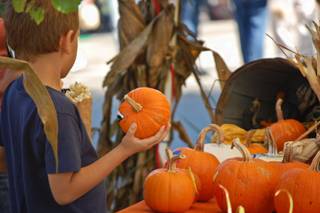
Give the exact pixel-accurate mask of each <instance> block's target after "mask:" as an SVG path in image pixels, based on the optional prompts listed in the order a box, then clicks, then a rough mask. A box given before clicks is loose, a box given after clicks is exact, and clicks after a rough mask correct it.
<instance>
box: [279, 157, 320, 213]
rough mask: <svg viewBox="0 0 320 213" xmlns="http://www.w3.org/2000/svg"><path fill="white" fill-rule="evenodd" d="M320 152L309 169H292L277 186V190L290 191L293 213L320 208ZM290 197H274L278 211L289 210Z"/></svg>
mask: <svg viewBox="0 0 320 213" xmlns="http://www.w3.org/2000/svg"><path fill="white" fill-rule="evenodd" d="M319 164H320V152H318V153H317V155H316V157H315V158H314V159H313V161H312V164H311V166H310V168H309V169H292V170H289V171H288V172H286V173H285V174H284V175H283V176H282V178H281V180H280V182H279V185H278V186H277V190H286V191H288V192H289V193H290V194H291V196H292V199H293V203H294V208H293V213H301V212H308V213H318V212H319V210H320V200H319V187H320V170H319ZM287 200H288V198H286V197H284V196H283V195H278V196H276V197H275V198H274V203H275V208H276V210H277V212H278V213H284V212H288V209H289V207H288V204H287V203H288V201H287Z"/></svg>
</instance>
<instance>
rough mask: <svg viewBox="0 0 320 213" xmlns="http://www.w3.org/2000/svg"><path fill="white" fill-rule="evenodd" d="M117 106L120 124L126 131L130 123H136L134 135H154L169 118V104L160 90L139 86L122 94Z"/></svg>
mask: <svg viewBox="0 0 320 213" xmlns="http://www.w3.org/2000/svg"><path fill="white" fill-rule="evenodd" d="M123 99H124V101H123V102H122V103H121V105H120V107H119V116H120V117H121V120H120V122H119V123H120V126H121V128H122V130H123V131H124V132H127V131H128V129H129V127H130V126H131V124H132V123H136V124H137V131H136V135H135V136H136V137H138V138H141V139H143V138H148V137H151V136H153V135H155V134H156V133H157V132H158V131H159V129H160V128H161V126H165V125H167V124H168V122H169V120H170V114H171V113H170V104H169V102H168V100H167V98H166V96H165V95H164V94H162V93H161V92H160V91H158V90H155V89H152V88H147V87H141V88H137V89H134V90H132V91H131V92H129V93H128V94H127V95H125V96H124V98H123Z"/></svg>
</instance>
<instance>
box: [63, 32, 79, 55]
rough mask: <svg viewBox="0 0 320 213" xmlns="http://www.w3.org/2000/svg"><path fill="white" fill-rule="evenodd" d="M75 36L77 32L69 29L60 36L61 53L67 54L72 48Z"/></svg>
mask: <svg viewBox="0 0 320 213" xmlns="http://www.w3.org/2000/svg"><path fill="white" fill-rule="evenodd" d="M76 39H78V38H77V32H76V31H74V30H69V31H68V32H67V33H66V34H64V35H63V36H61V38H60V42H59V47H60V51H61V52H62V53H66V54H69V53H71V52H72V50H73V44H74V42H75V40H76Z"/></svg>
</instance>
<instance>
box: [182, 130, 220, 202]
mask: <svg viewBox="0 0 320 213" xmlns="http://www.w3.org/2000/svg"><path fill="white" fill-rule="evenodd" d="M215 130H216V129H215V128H214V127H213V125H209V126H208V127H206V128H204V129H203V130H202V131H201V132H200V134H199V137H198V140H197V143H196V145H195V147H194V149H191V148H186V147H184V148H178V149H177V150H179V151H180V152H181V154H182V155H184V156H186V157H185V158H184V159H180V160H179V161H178V162H177V167H178V168H182V169H187V168H189V167H190V168H191V170H192V171H193V172H194V173H195V174H196V175H197V176H198V177H199V180H200V183H201V189H200V190H199V196H198V199H197V200H198V201H208V200H210V199H211V198H212V197H213V183H212V177H213V175H214V171H215V169H216V167H217V166H218V165H219V160H218V159H217V158H216V157H215V156H214V155H212V154H210V153H207V152H204V140H205V137H206V135H207V133H208V132H209V131H215Z"/></svg>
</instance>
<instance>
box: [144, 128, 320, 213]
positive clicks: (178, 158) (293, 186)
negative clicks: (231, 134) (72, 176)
mask: <svg viewBox="0 0 320 213" xmlns="http://www.w3.org/2000/svg"><path fill="white" fill-rule="evenodd" d="M211 128H212V127H210V126H209V127H207V128H205V129H204V130H202V132H201V133H200V136H199V138H198V141H197V143H196V145H195V147H194V149H190V148H179V149H177V150H176V151H175V152H174V154H175V157H172V155H171V156H170V155H168V158H169V161H168V163H167V165H166V166H165V168H162V169H158V170H155V171H153V172H152V173H150V174H149V175H148V177H147V178H146V180H145V184H144V199H145V202H146V204H147V205H148V206H149V207H150V208H151V209H152V210H154V211H156V212H185V211H187V210H188V209H190V208H191V206H192V204H193V203H194V202H207V201H209V200H211V199H213V198H215V199H216V201H217V203H218V205H219V207H220V208H221V210H223V212H227V210H228V206H227V203H228V201H227V198H226V196H225V192H224V190H222V188H221V187H223V188H225V189H226V190H227V191H228V197H229V198H230V203H231V207H232V208H233V209H236V208H237V207H239V206H242V207H244V209H245V211H246V212H248V213H271V212H273V211H275V210H276V211H277V212H278V213H287V212H289V208H290V202H289V200H290V199H293V202H294V211H293V212H294V213H301V212H310V213H313V212H319V210H320V201H319V195H318V191H319V190H318V189H319V187H320V173H318V167H319V163H320V152H319V153H318V154H317V156H316V157H315V158H314V160H313V162H312V164H311V166H310V167H309V165H307V164H304V163H301V162H287V163H283V162H266V161H263V160H260V159H254V158H252V155H251V153H250V152H249V150H248V149H247V148H246V146H244V145H243V144H242V143H241V142H240V140H239V139H238V138H237V139H235V140H234V141H233V146H235V148H236V149H238V150H239V151H240V152H241V154H242V157H241V158H231V159H228V160H225V161H224V162H222V163H220V162H219V161H218V159H217V158H216V157H215V156H214V155H212V154H210V153H207V152H204V151H203V142H204V138H205V134H206V133H207V132H208V129H211ZM318 185H319V187H318ZM281 192H286V193H281ZM275 194H276V195H277V196H275ZM288 195H289V197H288Z"/></svg>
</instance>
